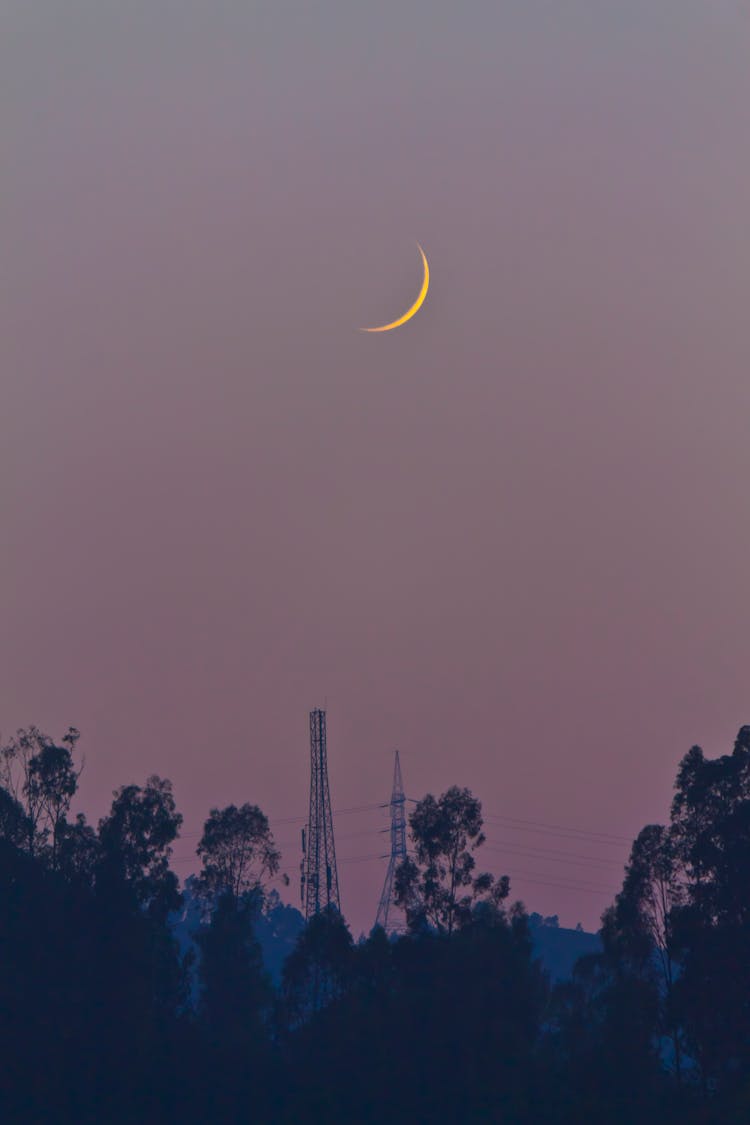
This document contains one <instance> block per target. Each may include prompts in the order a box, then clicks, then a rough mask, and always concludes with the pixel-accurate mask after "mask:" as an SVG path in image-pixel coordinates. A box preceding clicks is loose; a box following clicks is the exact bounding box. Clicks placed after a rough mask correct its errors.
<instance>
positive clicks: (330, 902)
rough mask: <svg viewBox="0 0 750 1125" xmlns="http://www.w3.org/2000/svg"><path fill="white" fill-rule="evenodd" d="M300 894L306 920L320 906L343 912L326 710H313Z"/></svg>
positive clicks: (311, 713) (316, 912)
mask: <svg viewBox="0 0 750 1125" xmlns="http://www.w3.org/2000/svg"><path fill="white" fill-rule="evenodd" d="M302 853H303V854H302V864H301V870H302V881H301V884H302V885H301V896H302V901H303V902H304V904H305V920H306V921H309V919H310V918H312V916H313V915H314V914H319V913H320V912H321V910H325V909H327V908H328V907H334V908H335V909H336V910H337V911H338V912H339V913H340V912H341V901H340V899H339V877H338V872H337V870H336V849H335V846H334V842H333V815H332V813H331V795H330V792H329V789H328V756H327V749H326V713H325V711H320V710H315V711H311V712H310V813H309V820H308V824H307V832H306V833H305V832H304V831H303V838H302Z"/></svg>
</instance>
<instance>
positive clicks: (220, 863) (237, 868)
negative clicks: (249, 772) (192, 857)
mask: <svg viewBox="0 0 750 1125" xmlns="http://www.w3.org/2000/svg"><path fill="white" fill-rule="evenodd" d="M197 850H198V855H199V856H200V857H201V859H202V861H203V870H202V871H201V874H200V876H199V881H198V885H199V888H200V890H201V891H202V892H203V893H204V894H205V895H206V896H207V897H212V898H215V897H217V896H220V895H222V894H224V893H225V892H229V894H231V895H232V897H233V898H234V900H235V902H239V900H240V898H241V897H242V895H244V894H246V893H248V892H253V893H255V892H261V894H262V893H263V892H264V880H265V879H266V878H267V877H268V876H269V875H274V874H275V873H276V872H277V871H278V869H279V860H280V859H281V853H280V852H279V851H278V849H277V848H276V847H275V845H274V842H273V836H272V834H271V829H270V827H269V824H268V817H266V815H265V814H264V813H263V812H261V810H260V809H259V808H258V806H257V805H249V804H244V805H242V806H241V807H240V808H239V809H238V808H237V806H236V805H228V806H227V807H226V808H225V809H211V812H210V814H209V817H208V820H207V821H206V823H205V825H204V826H203V835H202V836H201V840H200V843H199V844H198V849H197Z"/></svg>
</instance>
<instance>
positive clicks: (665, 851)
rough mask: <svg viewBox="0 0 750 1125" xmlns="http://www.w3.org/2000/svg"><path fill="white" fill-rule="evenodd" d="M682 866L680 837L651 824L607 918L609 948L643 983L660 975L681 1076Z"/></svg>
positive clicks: (664, 1022) (665, 1021)
mask: <svg viewBox="0 0 750 1125" xmlns="http://www.w3.org/2000/svg"><path fill="white" fill-rule="evenodd" d="M682 876H683V873H682V868H681V865H680V862H679V858H678V855H677V849H676V846H675V837H674V833H673V832H672V831H670V830H669V829H667V828H664V827H663V826H662V825H660V824H650V825H647V826H646V827H645V828H643V829H642V830H641V832H640V833H639V834H638V836H637V838H636V840H635V842H634V844H633V847H632V850H631V853H630V860H629V862H628V865H627V868H626V870H625V878H624V881H623V886H622V890H621V891H620V893H619V894H618V895H617V898H616V899H615V904H614V906H613V907H611V908H610V909H609V910H608V911H607V912H605V915H604V917H603V929H602V938H603V941H604V945H605V949H606V950H608V951H609V952H610V953H611V954H612V955H613V956H617V957H619V959H620V961H621V962H623V963H627V965H628V966H629V969H630V971H631V972H632V973H633V974H634V975H636V976H638V977H640V978H641V979H643V980H644V981H649V980H651V979H653V976H654V973H655V971H657V968H658V972H659V976H660V987H659V993H660V1001H661V1003H660V1007H661V1015H660V1022H661V1026H662V1030H663V1031H664V1033H666V1034H667V1035H668V1036H669V1038H670V1040H671V1043H672V1048H673V1053H674V1066H675V1071H676V1074H677V1076H678V1078H679V1076H680V1073H681V1055H682V1047H681V1037H680V1032H679V1027H678V1024H677V1021H676V1015H675V1010H674V985H675V978H676V973H677V965H676V950H675V941H674V924H673V918H674V911H675V908H676V907H678V906H680V905H681V904H682V903H683V902H684V900H685V887H684V881H683V877H682Z"/></svg>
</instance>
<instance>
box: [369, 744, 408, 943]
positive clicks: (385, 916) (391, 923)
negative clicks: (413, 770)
mask: <svg viewBox="0 0 750 1125" xmlns="http://www.w3.org/2000/svg"><path fill="white" fill-rule="evenodd" d="M405 803H406V798H405V797H404V785H403V782H402V780H401V763H400V762H399V760H398V750H397V751H396V761H395V763H394V766H393V792H392V793H391V856H390V859H389V860H388V870H387V871H386V873H385V882H384V883H383V892H382V894H381V896H380V902H379V904H378V913H377V917H376V919H375V925H376V926H382V927H383V929H384V930H385V932H386V933H387V934H399V933H403V932H404V930H405V928H406V924H405V923H406V919H405V917H404V912H403V910H402V908H401V907H400V906H398V905H397V904H396V900H395V889H396V868H397V867H398V865H399V864H400V863H401V862H402V860H404V859H406V812H405V809H404V805H405Z"/></svg>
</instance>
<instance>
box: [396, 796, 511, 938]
mask: <svg viewBox="0 0 750 1125" xmlns="http://www.w3.org/2000/svg"><path fill="white" fill-rule="evenodd" d="M409 826H410V829H411V838H412V841H413V843H414V848H415V852H416V862H415V860H413V859H410V858H407V859H406V860H404V861H403V862H402V863H401V864H400V865H399V867H398V869H397V871H396V900H397V902H398V903H399V904H400V905H401V906H403V907H404V909H405V911H406V917H407V922H408V924H409V928H410V930H411V931H412V932H419V931H421V930H424V929H425V928H430V927H431V928H433V929H435V930H436V931H437V932H438V933H446V934H451V933H452V932H453V930H454V929H456V928H457V927H460V926H462V925H466V924H467V923H468V922H469V921H470V919H471V914H472V910H473V909H474V908H475V907H476V905H477V903H479V902H481V901H487V902H491V903H494V904H496V905H497V904H499V903H500V902H502V900H503V899H505V898H507V896H508V892H509V890H510V883H509V880H508V878H507V876H503V877H502V878H500V879H497V880H496V879H495V878H494V877H493V876H492V875H490V874H487V873H484V874H481V875H475V874H474V872H475V869H476V860H475V858H474V854H473V853H474V852H475V851H476V849H477V848H479V847H481V845H482V844H483V843H484V835H483V833H482V806H481V804H480V802H479V801H478V800H477V798H476V797H473V796H472V794H471V793H470V792H469V790H468V789H459V788H458V787H457V786H455V785H454V786H452V787H451V788H450V789H448V790H447V792H445V793H443V795H442V796H441V797H440V798H439V799H437V800H436V799H435V798H434V797H433V796H432V795H431V794H428V795H427V796H426V797H424V798H423V799H422V800H421V801H419V803H418V804H417V807H416V808H415V810H414V812H413V813H412V814H411V816H410V817H409Z"/></svg>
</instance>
